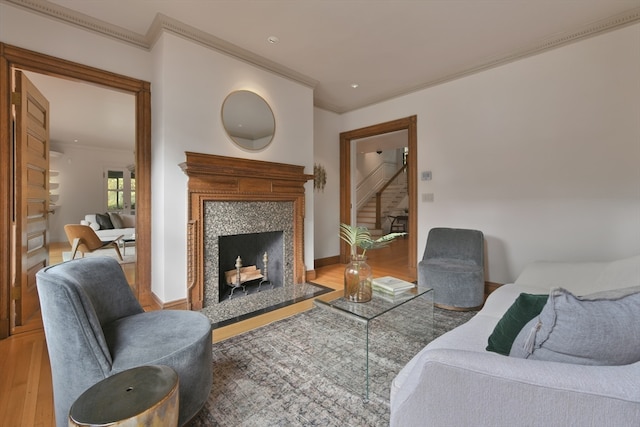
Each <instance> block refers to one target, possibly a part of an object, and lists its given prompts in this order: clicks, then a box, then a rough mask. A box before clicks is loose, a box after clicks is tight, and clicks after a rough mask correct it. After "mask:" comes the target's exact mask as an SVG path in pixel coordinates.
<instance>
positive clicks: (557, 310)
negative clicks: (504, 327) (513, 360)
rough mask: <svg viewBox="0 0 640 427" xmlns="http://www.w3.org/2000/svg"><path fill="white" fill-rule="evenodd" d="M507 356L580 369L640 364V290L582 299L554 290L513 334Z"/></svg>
mask: <svg viewBox="0 0 640 427" xmlns="http://www.w3.org/2000/svg"><path fill="white" fill-rule="evenodd" d="M511 356H515V357H522V358H525V359H534V360H546V361H552V362H564V363H574V364H581V365H628V364H631V363H635V362H638V361H640V287H634V288H628V289H623V290H620V291H618V292H614V291H609V292H606V293H599V294H594V295H591V296H585V297H577V296H575V295H573V294H572V293H571V292H569V291H567V290H565V289H562V288H558V289H555V290H553V291H552V292H551V294H550V295H549V300H548V302H547V304H546V305H545V306H544V308H543V309H542V311H541V313H540V315H539V316H538V317H536V318H534V319H532V320H531V321H530V322H529V323H528V324H527V325H526V326H525V327H524V328H523V329H522V331H520V333H519V334H518V336H517V338H516V340H515V341H514V344H513V348H512V349H511Z"/></svg>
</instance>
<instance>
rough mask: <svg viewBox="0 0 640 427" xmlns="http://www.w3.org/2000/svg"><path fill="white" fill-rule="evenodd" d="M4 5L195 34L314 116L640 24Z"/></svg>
mask: <svg viewBox="0 0 640 427" xmlns="http://www.w3.org/2000/svg"><path fill="white" fill-rule="evenodd" d="M3 1H7V2H9V3H13V4H17V5H21V6H25V7H29V8H32V9H33V8H37V10H38V11H39V12H43V13H49V12H47V11H51V15H52V16H54V17H56V19H63V18H61V17H66V18H64V19H70V18H68V17H69V16H74V14H75V16H76V18H77V19H79V20H80V21H82V20H84V21H83V22H88V21H90V20H93V22H95V20H96V19H97V20H100V21H104V22H106V23H108V24H112V25H115V26H118V27H120V28H119V29H118V30H119V32H120V33H122V29H125V30H126V31H128V32H129V33H128V34H129V35H131V37H129V39H136V40H138V44H140V45H144V46H147V47H149V46H151V45H152V43H153V40H152V38H153V37H154V35H153V34H154V31H155V30H154V28H156V27H157V23H158V22H159V21H167V20H170V22H171V24H172V27H176V24H177V27H180V26H182V27H184V28H185V29H194V28H195V29H197V30H200V31H202V32H204V33H202V34H205V35H207V36H206V37H205V38H204V39H205V41H206V42H207V44H208V45H210V46H212V48H220V49H221V50H224V51H225V52H227V53H231V54H236V55H238V56H240V57H243V58H244V59H248V60H249V61H250V62H252V63H254V64H257V65H258V66H263V67H264V68H267V69H271V70H275V71H277V72H280V73H281V74H283V75H285V76H287V77H290V78H294V79H296V80H298V81H302V82H305V83H306V84H309V85H311V86H313V88H314V103H315V105H316V106H318V107H320V108H324V109H327V110H330V111H334V112H337V113H343V112H347V111H352V110H354V109H358V108H361V107H363V106H367V105H371V104H373V103H376V102H380V101H383V100H386V99H390V98H393V97H395V96H399V95H402V94H406V93H410V92H412V91H415V90H418V89H422V88H425V87H429V86H432V85H435V84H438V83H441V82H444V81H448V80H451V79H454V78H458V77H461V76H464V75H468V74H470V73H473V72H477V71H480V70H483V69H487V68H490V67H493V66H496V65H500V64H503V63H506V62H509V61H512V60H515V59H518V58H522V57H525V56H528V55H532V54H536V53H538V52H541V51H544V50H546V49H549V48H553V47H556V46H560V45H563V44H565V43H569V42H572V41H575V40H578V39H580V38H582V37H585V36H591V35H595V34H599V33H600V32H602V31H606V30H609V29H611V28H615V27H617V26H619V25H626V24H629V23H633V22H638V21H640V0H422V1H420V0H377V1H374V0H298V1H294V0H245V1H237V0H215V1H212V0H155V1H150V0H109V1H87V0H53V1H52V2H42V1H39V2H33V1H27V0H3ZM52 3H54V4H52ZM36 4H45V5H46V7H40V6H38V7H36V6H34V5H36ZM56 8H57V9H56ZM61 8H64V9H62V10H64V11H65V12H66V13H64V14H62V13H53V12H55V11H56V10H57V11H60V10H61ZM67 9H70V10H67ZM74 11H75V12H74ZM76 12H78V13H79V14H78V13H76ZM77 22H78V21H76V23H77ZM154 24H155V25H154ZM87 26H88V27H89V25H87ZM92 27H94V28H97V27H98V26H92ZM107 27H108V26H107ZM156 29H157V28H156ZM185 32H186V31H185ZM115 33H116V31H114V32H113V34H115ZM189 33H190V34H194V33H197V31H196V32H194V31H189ZM113 34H111V35H113ZM209 36H210V37H209ZM270 36H276V37H277V38H278V39H279V43H277V44H271V43H269V42H268V41H267V39H268V37H270ZM353 83H357V84H358V85H359V86H358V88H356V89H353V88H351V84H353ZM52 130H53V129H52Z"/></svg>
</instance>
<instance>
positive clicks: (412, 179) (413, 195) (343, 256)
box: [340, 116, 418, 275]
mask: <svg viewBox="0 0 640 427" xmlns="http://www.w3.org/2000/svg"><path fill="white" fill-rule="evenodd" d="M382 136H387V137H388V139H389V140H392V139H393V137H395V138H396V139H397V140H399V141H402V142H398V141H396V142H395V144H396V145H395V146H393V145H387V146H384V145H382V143H383V141H384V139H385V138H383V137H382ZM374 141H377V142H378V143H379V144H381V145H380V146H378V147H376V146H375V142H374ZM366 144H369V147H368V150H370V151H368V152H367V154H366V155H363V156H362V157H361V158H360V160H358V153H359V150H358V145H366ZM388 144H393V143H392V142H388ZM378 151H379V152H380V153H378ZM387 152H388V153H387ZM416 154H417V116H410V117H406V118H403V119H398V120H393V121H390V122H385V123H380V124H377V125H373V126H368V127H365V128H360V129H356V130H352V131H348V132H343V133H341V134H340V222H343V223H347V224H354V223H357V224H361V225H366V226H367V227H368V228H369V229H370V230H372V234H373V233H374V232H375V233H379V234H382V233H384V232H385V231H386V229H387V228H389V229H390V228H391V221H393V218H391V217H405V218H403V219H402V221H403V222H404V223H403V227H404V228H405V229H406V232H407V240H408V242H407V243H408V248H407V250H408V268H409V271H411V272H412V273H413V275H415V274H416V266H417V261H418V260H417V161H416V157H417V156H416ZM387 157H388V159H389V160H388V161H387V160H384V159H385V158H387ZM396 158H400V159H401V160H400V161H397V160H395V159H396ZM374 159H376V160H374ZM358 161H360V162H362V163H379V164H380V165H384V164H385V163H387V164H394V163H395V164H396V166H394V167H389V166H375V167H371V168H369V170H370V172H368V173H366V175H367V176H363V175H365V174H362V173H361V172H360V171H359V170H358V166H359V165H358ZM399 165H400V166H399ZM385 168H389V169H395V170H394V171H393V173H389V172H387V171H386V170H385ZM356 171H358V172H356ZM358 174H359V176H357V175H358ZM370 174H371V175H372V176H373V175H376V174H379V176H380V177H378V178H369V180H364V179H362V178H368V176H369V175H370ZM396 174H397V175H396ZM374 182H377V183H381V184H380V185H378V184H376V185H374V184H372V183H374ZM357 183H361V185H360V188H359V189H358V188H357V187H358V186H357ZM392 185H393V186H394V187H395V186H396V185H399V186H401V185H406V195H405V196H404V197H406V199H404V198H403V199H404V201H403V200H399V201H396V200H395V198H393V196H387V197H385V198H386V199H387V200H383V195H384V193H385V192H386V190H387V188H389V187H390V186H392ZM385 186H386V188H385V189H384V190H385V191H381V188H382V187H385ZM400 188H402V187H400ZM394 189H395V188H394ZM359 190H360V194H361V196H359V195H358V193H359ZM402 191H404V190H398V192H402ZM379 193H380V194H379ZM389 194H391V192H390V191H389ZM371 197H374V199H379V200H377V201H376V202H375V203H376V208H374V209H375V211H376V213H375V217H376V218H375V222H371V221H372V219H370V218H368V219H365V218H364V217H361V219H360V220H358V219H357V212H358V208H359V207H360V208H362V207H363V206H364V204H365V203H367V202H368V200H369V199H370V198H371ZM359 199H362V200H359ZM372 203H373V202H372ZM359 205H360V206H359ZM405 205H406V206H405ZM385 206H386V207H385ZM402 214H404V215H402ZM372 224H373V225H372ZM394 224H395V223H394ZM348 258H349V251H348V248H347V245H346V244H345V243H344V242H341V246H340V262H341V263H347V262H348Z"/></svg>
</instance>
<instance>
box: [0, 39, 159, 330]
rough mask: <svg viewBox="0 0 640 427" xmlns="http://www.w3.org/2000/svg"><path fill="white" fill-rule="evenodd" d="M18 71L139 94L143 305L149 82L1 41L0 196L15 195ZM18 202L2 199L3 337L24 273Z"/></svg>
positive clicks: (147, 271) (144, 292) (147, 286)
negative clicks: (19, 265)
mask: <svg viewBox="0 0 640 427" xmlns="http://www.w3.org/2000/svg"><path fill="white" fill-rule="evenodd" d="M14 69H22V70H26V71H32V72H36V73H41V74H45V75H49V76H53V77H59V78H63V79H71V80H76V81H82V82H87V83H91V84H95V85H98V86H102V87H105V88H111V89H115V90H119V91H123V92H126V93H130V94H132V95H133V96H134V97H135V116H136V118H135V121H136V131H135V133H136V135H135V147H136V153H135V164H136V213H137V216H136V234H137V241H136V245H137V248H138V253H139V256H138V259H137V262H136V273H135V275H136V288H135V291H136V293H137V297H138V300H139V301H141V303H143V304H144V303H145V302H146V301H150V300H151V90H150V83H148V82H145V81H142V80H138V79H133V78H129V77H126V76H121V75H118V74H114V73H111V72H107V71H103V70H99V69H96V68H92V67H88V66H85V65H82V64H77V63H73V62H69V61H66V60H62V59H59V58H55V57H51V56H48V55H43V54H40V53H37V52H33V51H29V50H26V49H22V48H18V47H15V46H11V45H7V44H4V43H0V171H1V172H0V175H1V176H0V194H9V195H11V194H13V185H14V182H15V181H14V165H13V153H12V146H13V143H12V134H13V131H12V117H11V110H12V106H11V99H12V96H11V93H12V90H13V83H12V75H13V70H14ZM13 214H14V212H13V203H12V200H11V199H10V198H7V197H5V198H2V199H0V242H1V244H0V263H2V265H4V266H11V268H4V269H2V272H1V273H0V339H2V338H6V337H7V336H9V335H10V333H11V330H12V328H13V327H14V326H15V325H12V305H13V303H14V301H15V300H14V299H12V298H15V295H16V289H18V288H19V287H20V285H21V284H20V283H19V280H18V281H16V280H15V277H20V274H19V272H17V271H16V266H15V265H14V263H13V261H12V253H13V250H14V248H13V247H12V246H13V242H14V239H13V238H12V236H13V233H15V230H14V227H13Z"/></svg>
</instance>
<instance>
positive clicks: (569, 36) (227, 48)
mask: <svg viewBox="0 0 640 427" xmlns="http://www.w3.org/2000/svg"><path fill="white" fill-rule="evenodd" d="M0 1H2V2H3V3H9V4H13V5H16V6H19V7H23V8H26V9H28V10H31V11H34V12H37V13H40V14H42V15H45V16H48V17H51V18H54V19H57V20H60V21H63V22H66V23H69V24H72V25H75V26H78V27H81V28H83V29H86V30H89V31H93V32H96V33H100V34H103V35H105V36H108V37H111V38H114V39H117V40H120V41H123V42H125V43H129V44H131V45H134V46H137V47H140V48H143V49H146V50H150V49H151V48H152V47H153V45H154V44H155V43H156V42H157V40H158V38H159V37H160V36H161V35H162V33H163V32H170V33H172V34H175V35H178V36H180V37H183V38H185V39H188V40H190V41H193V42H196V43H199V44H201V45H203V46H206V47H208V48H210V49H213V50H216V51H218V52H221V53H223V54H226V55H229V56H232V57H234V58H236V59H239V60H241V61H243V62H246V63H248V64H251V65H254V66H257V67H259V68H262V69H264V70H267V71H270V72H272V73H275V74H277V75H279V76H281V77H285V78H287V79H290V80H293V81H295V82H298V83H301V84H303V85H305V86H308V87H310V88H315V87H316V86H317V84H318V81H317V80H315V79H313V78H311V77H309V76H306V75H304V74H301V73H299V72H297V71H295V70H292V69H290V68H287V67H285V66H283V65H280V64H277V63H275V62H273V61H270V60H268V59H266V58H264V57H262V56H260V55H256V54H254V53H252V52H250V51H248V50H246V49H242V48H241V47H239V46H236V45H234V44H232V43H229V42H227V41H225V40H222V39H220V38H218V37H215V36H213V35H211V34H209V33H206V32H204V31H202V30H199V29H197V28H195V27H192V26H190V25H187V24H185V23H183V22H181V21H178V20H177V19H173V18H171V17H169V16H166V15H163V14H160V13H158V14H156V17H155V18H154V21H153V23H152V24H151V26H150V28H149V30H148V31H147V34H145V35H141V34H138V33H135V32H133V31H129V30H127V29H125V28H122V27H119V26H117V25H112V24H109V23H107V22H104V21H101V20H99V19H95V18H92V17H90V16H88V15H85V14H83V13H80V12H76V11H74V10H72V9H68V8H66V7H63V6H60V5H57V4H55V3H51V2H49V1H46V0H0ZM637 22H640V8H635V9H631V10H629V11H626V12H624V13H621V14H619V15H615V16H612V17H609V18H606V19H602V20H599V21H596V22H593V23H590V24H587V25H584V26H582V27H579V28H576V29H574V30H572V31H566V32H562V33H559V34H555V35H554V36H552V37H549V38H546V39H543V40H540V41H538V42H536V43H533V44H531V45H529V46H527V47H525V48H523V49H518V50H517V51H515V52H505V53H504V54H502V55H498V56H496V57H492V58H485V59H484V60H482V61H480V62H479V63H477V64H473V65H470V66H469V67H467V68H466V69H465V70H463V71H461V72H458V73H453V74H449V75H446V76H442V77H440V78H437V79H434V80H431V81H429V82H425V83H423V84H421V85H418V86H414V87H411V88H409V89H404V90H401V91H396V92H392V93H388V94H385V95H383V96H381V97H377V98H375V99H371V100H369V101H365V102H364V103H359V104H358V105H352V106H347V107H340V106H338V105H334V104H331V103H323V102H322V101H321V100H318V99H315V100H314V106H315V107H317V108H321V109H324V110H328V111H332V112H334V113H338V114H342V113H346V112H348V111H353V110H356V109H360V108H364V107H368V106H371V105H374V104H378V103H380V102H383V101H386V100H389V99H393V98H397V97H400V96H404V95H408V94H410V93H414V92H417V91H420V90H423V89H426V88H429V87H433V86H436V85H440V84H442V83H446V82H449V81H452V80H456V79H459V78H462V77H466V76H469V75H471V74H476V73H479V72H481V71H485V70H488V69H491V68H495V67H498V66H501V65H505V64H508V63H510V62H514V61H517V60H520V59H523V58H527V57H530V56H533V55H537V54H539V53H542V52H545V51H549V50H552V49H556V48H558V47H561V46H565V45H567V44H570V43H574V42H577V41H580V40H583V39H586V38H589V37H593V36H596V35H599V34H602V33H605V32H608V31H612V30H615V29H618V28H622V27H624V26H627V25H631V24H634V23H637Z"/></svg>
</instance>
